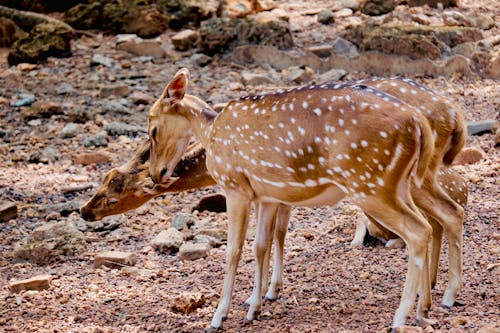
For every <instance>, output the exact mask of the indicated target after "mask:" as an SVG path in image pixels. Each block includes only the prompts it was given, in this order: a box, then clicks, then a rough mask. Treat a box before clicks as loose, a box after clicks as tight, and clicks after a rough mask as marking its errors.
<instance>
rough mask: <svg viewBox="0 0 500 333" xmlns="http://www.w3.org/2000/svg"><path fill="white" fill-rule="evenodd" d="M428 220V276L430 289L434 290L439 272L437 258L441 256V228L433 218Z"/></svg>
mask: <svg viewBox="0 0 500 333" xmlns="http://www.w3.org/2000/svg"><path fill="white" fill-rule="evenodd" d="M428 220H429V222H430V223H431V225H432V239H431V253H430V274H431V288H434V287H435V286H436V282H437V274H438V270H439V258H440V256H441V244H442V242H443V227H442V226H441V225H440V224H439V223H438V221H436V219H434V218H433V217H429V219H428Z"/></svg>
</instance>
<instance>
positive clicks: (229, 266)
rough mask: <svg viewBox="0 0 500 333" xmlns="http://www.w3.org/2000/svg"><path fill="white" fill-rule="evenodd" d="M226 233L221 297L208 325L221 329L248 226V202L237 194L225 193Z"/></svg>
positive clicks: (227, 309)
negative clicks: (224, 272)
mask: <svg viewBox="0 0 500 333" xmlns="http://www.w3.org/2000/svg"><path fill="white" fill-rule="evenodd" d="M226 194H227V196H226V200H227V214H228V231H227V249H226V275H225V277H224V284H223V286H222V297H221V300H220V302H219V305H218V306H217V310H216V311H215V314H214V316H213V318H212V322H211V324H210V326H211V327H213V328H222V321H223V320H224V319H225V318H226V317H227V314H228V312H229V308H230V306H231V298H232V294H233V289H234V281H235V278H236V270H237V268H238V262H239V260H240V257H241V250H242V248H243V242H244V241H245V233H246V230H247V226H248V214H249V208H250V200H249V199H248V198H247V197H246V196H244V195H241V194H240V193H238V192H230V193H228V192H226Z"/></svg>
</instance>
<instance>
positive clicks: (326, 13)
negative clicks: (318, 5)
mask: <svg viewBox="0 0 500 333" xmlns="http://www.w3.org/2000/svg"><path fill="white" fill-rule="evenodd" d="M318 22H319V23H322V24H330V23H333V12H332V11H331V10H330V9H324V10H322V11H320V12H319V13H318Z"/></svg>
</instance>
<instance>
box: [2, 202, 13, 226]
mask: <svg viewBox="0 0 500 333" xmlns="http://www.w3.org/2000/svg"><path fill="white" fill-rule="evenodd" d="M16 217H17V205H16V204H15V203H13V202H10V201H3V200H0V222H7V221H9V220H12V219H15V218H16Z"/></svg>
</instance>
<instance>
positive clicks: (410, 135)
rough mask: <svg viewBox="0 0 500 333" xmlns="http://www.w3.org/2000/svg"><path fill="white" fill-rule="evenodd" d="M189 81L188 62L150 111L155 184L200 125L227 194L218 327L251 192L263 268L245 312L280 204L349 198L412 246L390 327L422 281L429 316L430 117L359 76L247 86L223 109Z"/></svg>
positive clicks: (252, 310) (252, 312)
mask: <svg viewBox="0 0 500 333" xmlns="http://www.w3.org/2000/svg"><path fill="white" fill-rule="evenodd" d="M188 80H189V71H188V70H187V69H181V70H180V71H179V72H178V73H177V74H176V75H175V76H174V78H173V79H172V81H171V82H170V83H169V84H168V85H167V86H166V88H165V90H164V92H163V94H162V96H161V97H160V98H159V99H158V100H157V101H156V102H155V104H154V105H153V106H152V108H151V110H150V115H149V128H148V133H149V137H150V140H151V156H150V173H151V177H152V179H153V181H154V182H155V183H158V184H162V183H166V182H168V181H169V178H170V176H171V175H172V174H173V171H174V169H175V166H176V165H177V163H178V162H179V160H180V159H181V157H182V155H183V153H184V152H185V150H186V148H187V145H188V143H189V141H190V139H191V137H192V136H193V135H194V136H196V137H197V138H198V140H199V141H200V142H201V144H202V145H203V147H204V148H205V149H206V152H207V161H206V162H207V169H208V171H209V172H210V174H211V176H212V177H213V178H214V179H215V180H216V181H217V183H219V184H220V185H221V187H222V188H223V189H224V191H225V193H226V200H227V209H228V245H227V253H226V265H227V269H226V276H225V278H224V283H223V292H222V298H221V301H220V303H219V306H218V307H217V310H216V312H215V314H214V317H213V319H212V322H211V326H212V327H215V328H220V327H222V320H223V319H224V318H226V317H227V314H228V312H229V308H230V303H231V297H232V292H233V288H234V280H235V275H236V268H237V264H238V261H239V258H240V255H241V250H242V245H243V241H244V236H245V231H246V228H247V224H248V215H249V208H250V204H251V203H252V202H254V203H255V204H256V205H257V207H258V224H257V225H258V227H257V230H256V239H255V246H254V252H255V256H256V274H255V277H256V278H255V285H254V292H253V294H252V295H255V297H254V296H252V298H251V301H252V302H251V304H250V307H249V310H248V313H247V316H246V317H247V320H253V319H254V318H255V316H256V315H257V313H258V312H259V311H260V308H261V305H262V297H261V290H262V286H261V283H262V271H263V264H264V259H265V258H264V257H265V253H266V251H267V249H268V247H269V245H270V244H269V241H270V239H271V237H272V235H271V230H273V228H274V225H273V222H274V217H275V216H276V213H277V210H278V207H279V205H280V204H286V205H298V206H317V205H333V204H336V203H337V202H338V201H340V200H341V199H342V198H344V197H350V198H351V200H352V201H353V202H354V203H356V204H357V205H358V206H359V207H360V208H362V209H363V211H364V212H365V213H367V214H368V215H370V216H371V217H372V218H374V219H375V220H376V221H377V222H379V223H380V224H381V225H382V226H384V227H385V228H387V229H389V230H391V231H393V232H395V233H396V234H397V235H398V236H400V237H401V238H402V239H403V240H404V241H405V243H406V244H407V248H408V253H409V264H408V272H407V277H406V282H405V286H404V288H403V294H402V298H401V302H400V305H399V307H398V310H397V311H396V313H395V316H394V321H393V330H396V328H397V327H399V326H401V325H403V324H404V323H405V321H406V318H407V316H408V313H409V311H410V309H411V308H412V305H413V304H414V302H415V299H416V296H417V291H419V296H420V297H419V301H418V303H417V319H418V320H424V317H425V312H426V310H427V309H428V308H429V307H430V281H429V265H428V260H429V258H428V244H429V242H430V237H431V233H432V228H431V226H430V224H429V223H428V222H427V221H426V219H425V218H424V217H423V216H422V215H421V214H420V212H419V210H418V208H417V207H416V206H415V204H414V202H413V199H412V197H411V195H410V187H411V183H412V182H414V183H415V184H416V185H417V186H419V185H421V184H422V182H423V181H424V180H425V178H426V177H427V173H428V171H429V169H428V167H429V164H430V162H431V157H432V154H433V150H434V148H433V147H434V139H433V138H432V132H431V129H430V127H429V125H428V123H427V121H426V120H425V119H424V118H423V117H422V115H421V114H420V113H419V112H417V111H416V109H415V108H413V107H412V106H411V105H409V104H406V103H404V102H402V101H400V100H398V99H396V98H395V97H393V96H391V95H388V94H385V93H383V92H381V91H379V90H377V89H375V88H369V87H367V86H365V85H362V84H325V85H320V86H310V87H301V88H295V89H291V90H288V91H279V92H277V93H272V94H265V95H260V96H247V97H245V98H242V99H240V100H239V101H232V102H230V103H229V104H228V105H227V106H226V107H225V108H224V110H223V111H222V112H221V113H220V114H218V115H217V113H215V112H214V111H213V110H212V109H211V108H210V107H209V105H208V104H206V103H205V102H203V101H202V100H201V99H199V98H197V97H195V96H193V95H189V94H186V91H187V85H188ZM271 138H272V139H271ZM423 195H424V196H425V193H423Z"/></svg>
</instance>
